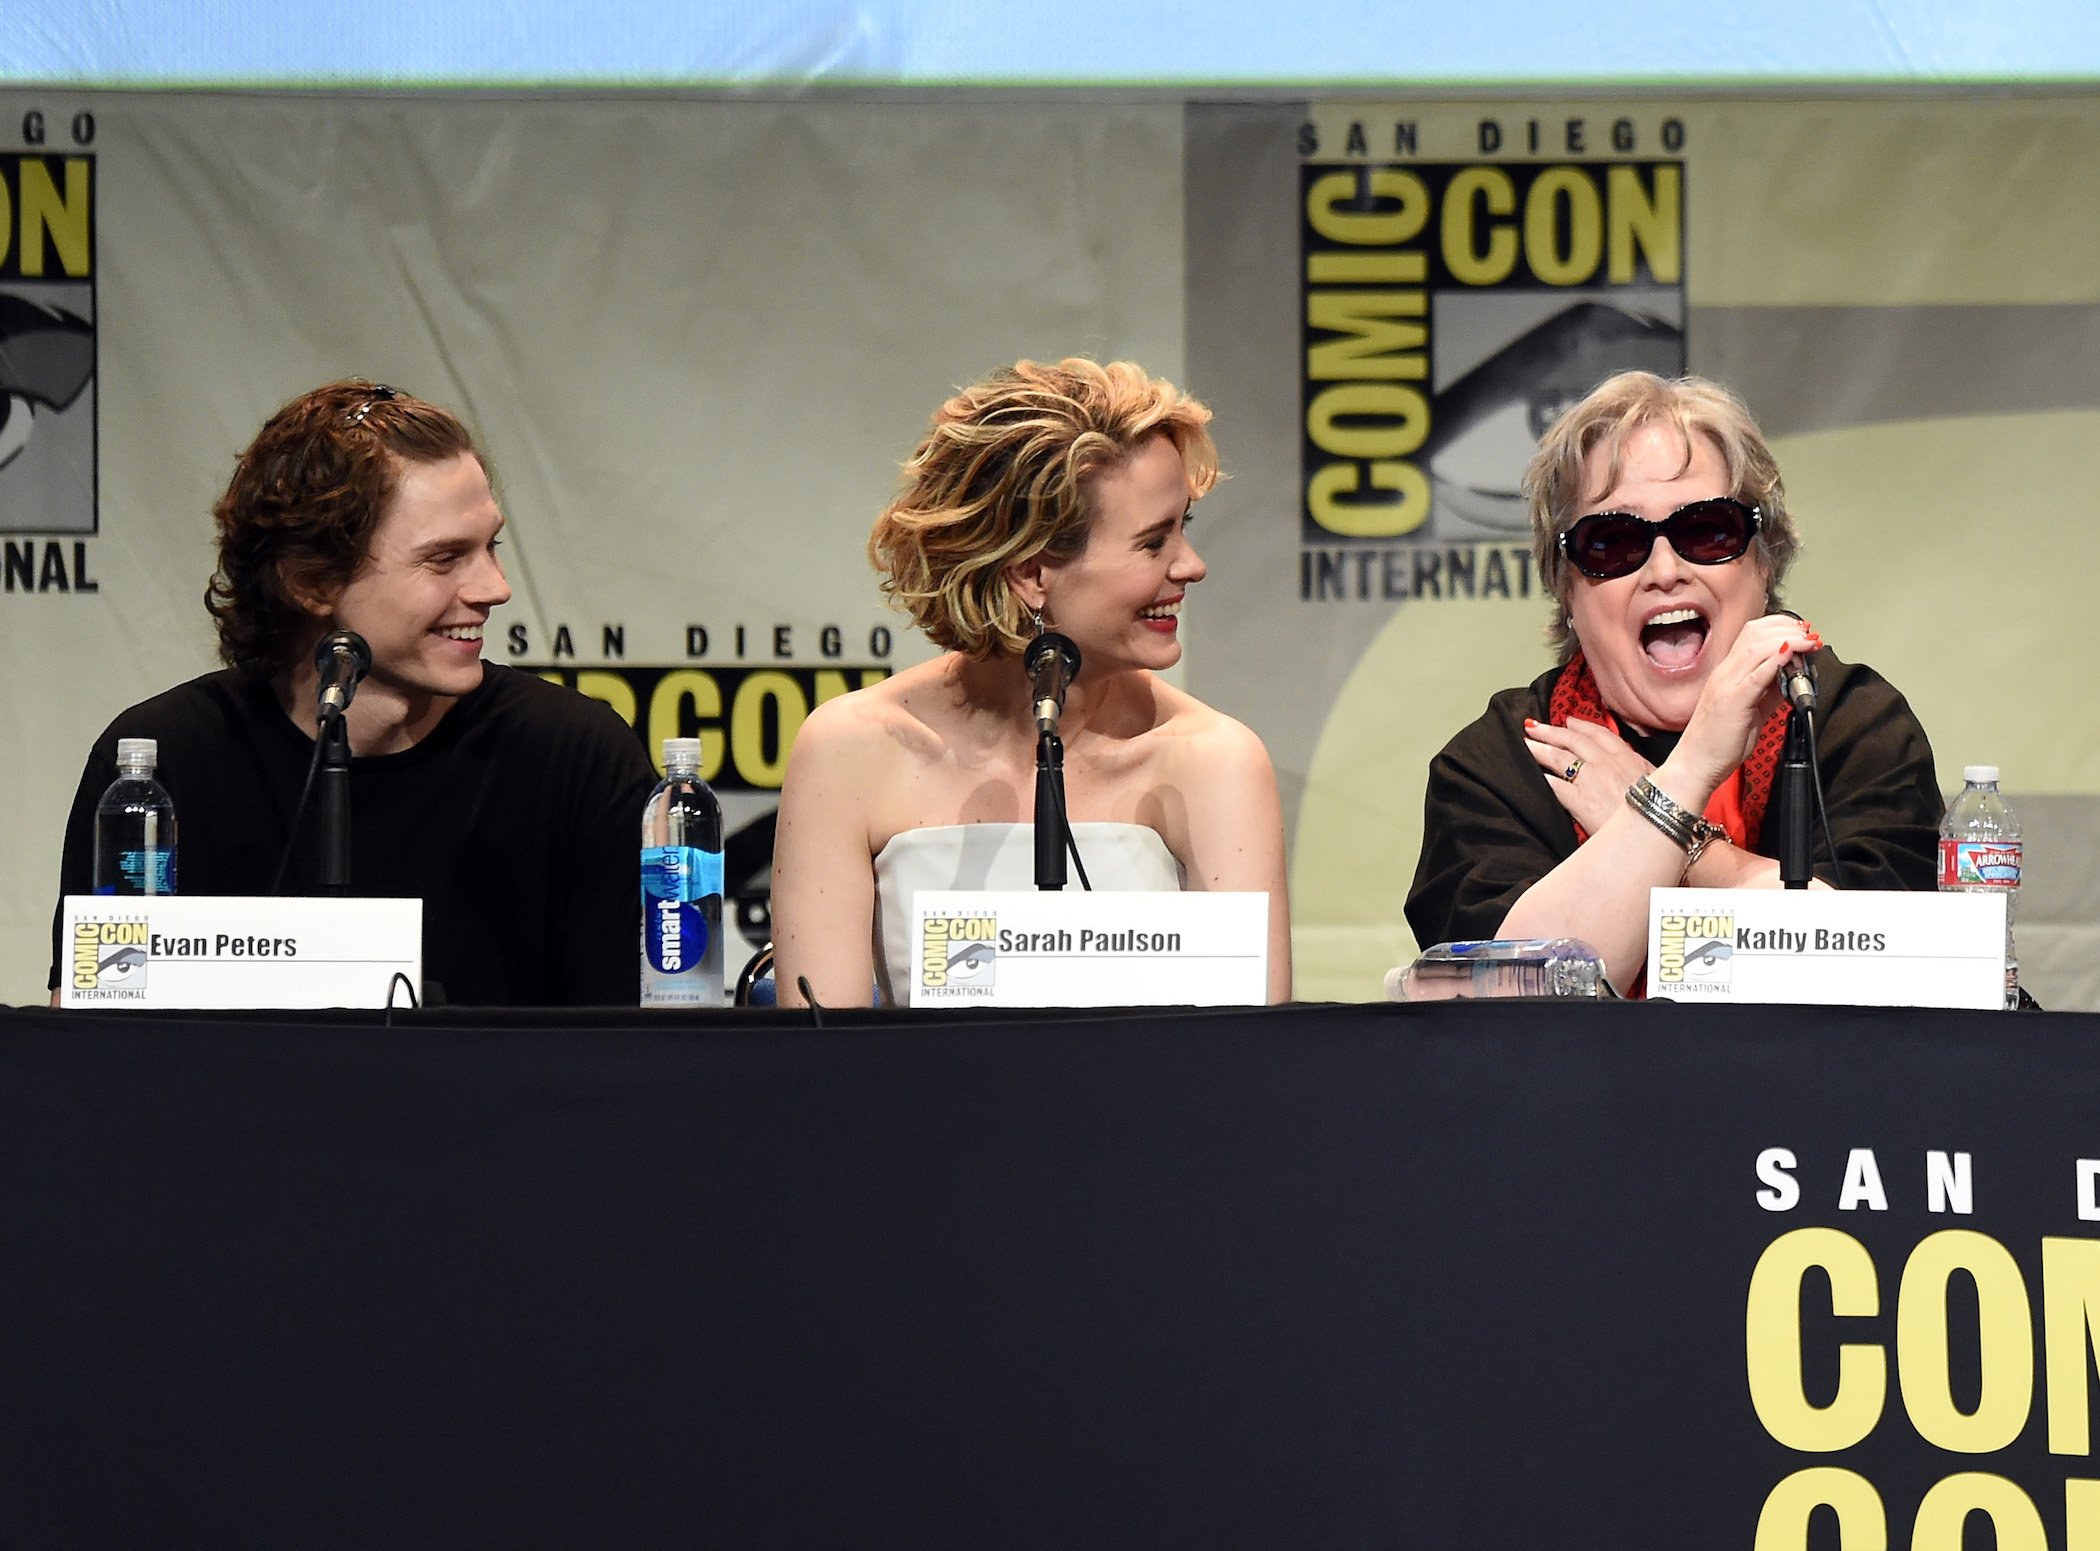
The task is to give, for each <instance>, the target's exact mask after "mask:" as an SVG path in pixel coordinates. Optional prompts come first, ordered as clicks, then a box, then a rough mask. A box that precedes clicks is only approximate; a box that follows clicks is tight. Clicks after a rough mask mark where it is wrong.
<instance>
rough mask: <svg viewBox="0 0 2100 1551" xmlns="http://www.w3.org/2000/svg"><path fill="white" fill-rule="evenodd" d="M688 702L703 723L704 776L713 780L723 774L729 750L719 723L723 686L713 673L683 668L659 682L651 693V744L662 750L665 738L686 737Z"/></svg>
mask: <svg viewBox="0 0 2100 1551" xmlns="http://www.w3.org/2000/svg"><path fill="white" fill-rule="evenodd" d="M688 705H689V706H691V707H692V708H693V716H694V718H695V720H697V721H698V722H699V724H700V725H699V727H698V728H697V729H696V732H697V734H698V736H699V739H700V779H701V780H703V781H712V780H714V778H715V777H716V776H718V775H720V774H721V773H722V760H723V757H724V755H725V754H726V753H727V751H728V744H727V741H726V740H725V739H724V737H723V735H722V729H721V726H720V725H719V723H720V721H721V717H722V686H721V685H719V684H717V683H716V682H715V677H714V675H713V674H711V673H703V672H701V671H700V670H699V669H698V668H680V669H678V670H677V671H676V672H673V673H666V674H665V675H664V676H663V677H662V678H660V679H658V680H657V681H656V688H655V690H654V691H653V692H651V694H650V696H649V747H650V748H652V749H660V748H662V747H663V746H664V739H666V738H677V737H683V736H685V732H684V728H685V719H684V717H683V716H681V715H680V708H681V707H684V706H688Z"/></svg>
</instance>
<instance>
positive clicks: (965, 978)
mask: <svg viewBox="0 0 2100 1551" xmlns="http://www.w3.org/2000/svg"><path fill="white" fill-rule="evenodd" d="M998 961H999V950H998V949H996V948H994V947H993V946H992V945H991V944H990V943H988V942H967V943H964V944H963V945H962V946H961V947H959V948H957V949H956V950H955V951H954V952H953V953H951V954H949V955H948V979H949V981H950V983H953V982H956V981H961V982H964V983H965V984H967V983H969V982H971V981H981V982H984V983H987V984H988V983H989V982H990V981H991V978H992V969H993V967H994V966H995V965H996V964H997V963H998Z"/></svg>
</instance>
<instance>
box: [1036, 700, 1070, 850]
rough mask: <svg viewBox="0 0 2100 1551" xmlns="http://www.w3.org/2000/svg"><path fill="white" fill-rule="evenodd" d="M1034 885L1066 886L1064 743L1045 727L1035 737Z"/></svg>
mask: <svg viewBox="0 0 2100 1551" xmlns="http://www.w3.org/2000/svg"><path fill="white" fill-rule="evenodd" d="M1035 886H1036V887H1037V888H1039V889H1061V888H1063V887H1064V886H1065V740H1064V739H1062V738H1060V737H1059V736H1058V735H1057V734H1056V733H1054V732H1051V731H1050V730H1049V729H1048V728H1045V729H1044V730H1043V731H1041V732H1039V733H1037V734H1036V738H1035Z"/></svg>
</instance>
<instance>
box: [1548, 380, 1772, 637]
mask: <svg viewBox="0 0 2100 1551" xmlns="http://www.w3.org/2000/svg"><path fill="white" fill-rule="evenodd" d="M1651 425H1660V426H1669V427H1672V428H1673V429H1675V430H1676V431H1677V433H1678V434H1679V435H1680V436H1682V437H1683V438H1684V445H1685V460H1686V462H1687V463H1689V462H1690V460H1691V448H1692V445H1693V443H1692V438H1693V437H1695V436H1704V437H1706V438H1707V439H1708V440H1709V441H1711V442H1712V443H1713V444H1714V447H1715V450H1716V451H1718V452H1719V453H1720V454H1721V466H1722V468H1723V469H1724V470H1725V471H1726V472H1727V475H1728V493H1729V494H1730V495H1732V496H1734V497H1735V498H1736V499H1737V500H1738V501H1741V502H1744V503H1745V504H1746V505H1750V506H1754V507H1756V508H1758V510H1760V511H1761V512H1763V513H1764V518H1765V520H1764V525H1763V527H1762V528H1760V529H1759V531H1758V535H1757V538H1756V539H1755V540H1754V541H1753V542H1752V544H1751V548H1750V554H1751V557H1752V558H1753V559H1754V560H1755V561H1756V563H1757V565H1758V567H1759V568H1760V569H1761V570H1762V571H1763V572H1764V575H1765V600H1766V607H1767V608H1768V609H1769V608H1776V607H1778V606H1779V602H1780V596H1779V589H1780V585H1781V584H1782V583H1783V582H1785V580H1786V573H1787V571H1788V569H1789V568H1790V567H1791V566H1792V565H1793V563H1794V557H1795V555H1797V554H1798V553H1799V552H1800V549H1801V537H1800V534H1799V533H1797V532H1796V531H1795V528H1794V514H1793V513H1792V512H1791V511H1789V510H1788V509H1787V504H1786V486H1785V485H1784V484H1783V483H1782V482H1781V480H1780V478H1779V463H1778V461H1777V460H1776V459H1775V458H1774V457H1773V456H1772V449H1771V448H1770V447H1768V446H1766V445H1765V434H1764V432H1762V431H1760V430H1759V429H1758V428H1757V421H1756V420H1754V419H1753V418H1752V417H1751V414H1750V409H1749V406H1748V405H1746V404H1745V403H1744V402H1743V401H1742V400H1741V399H1739V398H1737V397H1736V396H1735V395H1734V394H1733V393H1731V392H1729V391H1728V389H1726V388H1724V387H1722V386H1721V385H1720V384H1719V383H1717V382H1713V381H1710V380H1708V379H1707V378H1704V377H1658V376H1656V375H1655V374H1654V373H1653V372H1620V373H1619V374H1618V375H1617V376H1616V377H1608V378H1606V379H1605V380H1604V381H1603V382H1602V383H1600V384H1598V386H1597V387H1596V388H1594V389H1592V390H1591V392H1590V394H1589V396H1588V397H1587V398H1585V399H1583V400H1582V402H1581V403H1579V404H1577V405H1575V406H1574V407H1573V408H1571V409H1569V410H1568V411H1567V412H1566V413H1565V414H1563V415H1562V416H1561V417H1560V418H1559V419H1558V420H1556V421H1554V422H1553V424H1552V425H1551V426H1549V427H1548V428H1547V431H1546V434H1545V435H1544V436H1543V437H1541V438H1540V440H1539V450H1538V451H1537V452H1536V453H1535V454H1533V456H1532V459H1531V465H1530V467H1528V468H1526V469H1525V470H1524V482H1523V485H1522V487H1521V488H1522V489H1523V492H1524V498H1525V500H1526V501H1528V502H1529V503H1530V505H1531V552H1532V554H1533V556H1534V557H1535V558H1536V559H1537V561H1538V567H1539V581H1540V582H1541V584H1543V585H1544V587H1545V589H1546V591H1547V592H1548V593H1549V594H1550V595H1551V596H1552V598H1553V617H1552V619H1551V620H1550V621H1548V623H1547V625H1546V640H1547V642H1548V644H1550V645H1551V646H1552V647H1553V649H1554V651H1555V652H1556V653H1557V654H1558V656H1559V658H1560V660H1561V661H1562V662H1566V661H1567V660H1568V659H1569V658H1570V657H1572V656H1574V655H1575V646H1576V642H1575V638H1574V632H1573V629H1572V627H1571V626H1570V624H1569V616H1568V593H1569V591H1570V589H1571V588H1573V586H1574V585H1575V574H1576V573H1575V571H1574V568H1573V567H1571V566H1570V565H1569V564H1568V562H1567V559H1566V557H1565V556H1563V555H1562V554H1561V552H1560V535H1561V533H1562V531H1563V530H1564V529H1566V528H1567V527H1568V526H1569V525H1570V524H1572V523H1573V522H1574V521H1575V520H1576V518H1578V517H1581V516H1583V515H1584V514H1585V507H1586V504H1587V503H1588V501H1589V500H1590V494H1589V492H1588V491H1587V490H1585V489H1584V488H1583V475H1582V466H1583V460H1584V459H1586V458H1588V457H1589V455H1590V453H1591V452H1592V451H1594V450H1595V449H1596V448H1598V447H1603V448H1604V449H1605V463H1604V488H1605V489H1606V490H1610V489H1611V488H1612V487H1613V486H1615V485H1617V484H1618V482H1619V473H1620V471H1621V469H1622V468H1623V467H1624V466H1625V461H1626V442H1627V440H1628V438H1630V437H1631V436H1632V435H1633V434H1634V432H1636V431H1639V430H1641V429H1642V428H1644V427H1646V426H1651Z"/></svg>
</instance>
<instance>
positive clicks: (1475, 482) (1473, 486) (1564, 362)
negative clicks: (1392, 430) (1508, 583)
mask: <svg viewBox="0 0 2100 1551" xmlns="http://www.w3.org/2000/svg"><path fill="white" fill-rule="evenodd" d="M1636 368H1638V369H1639V370H1642V371H1650V372H1655V373H1657V374H1658V375H1661V376H1665V377H1674V376H1676V375H1677V374H1678V373H1679V372H1681V371H1683V370H1684V331H1683V330H1682V329H1681V328H1679V327H1678V326H1677V325H1676V324H1675V323H1673V322H1671V321H1670V320H1669V319H1666V318H1659V317H1655V316H1653V315H1652V314H1650V313H1647V312H1645V311H1642V310H1640V309H1638V308H1637V307H1628V306H1619V305H1617V304H1615V303H1612V302H1603V301H1581V302H1576V303H1574V304H1572V305H1570V306H1568V307H1565V308H1563V309H1562V310H1561V311H1559V312H1557V313H1555V314H1553V316H1551V317H1549V318H1547V319H1545V320H1544V321H1542V322H1540V323H1538V324H1536V325H1534V326H1533V327H1531V328H1529V329H1527V330H1526V331H1525V332H1524V333H1522V334H1520V335H1518V336H1517V337H1516V338H1514V339H1512V340H1510V341H1509V342H1508V343H1507V344H1505V345H1503V346H1502V347H1501V348H1500V349H1498V350H1496V351H1495V352H1494V353H1493V354H1492V355H1490V356H1488V357H1487V358H1486V359H1485V360H1483V361H1481V362H1480V363H1479V364H1478V365H1477V366H1475V367H1473V368H1472V369H1471V370H1470V371H1468V372H1466V373H1465V374H1464V375H1463V376H1461V377H1459V378H1458V379H1456V380H1455V381H1454V382H1452V383H1451V384H1450V385H1449V386H1448V387H1445V388H1444V389H1443V390H1442V391H1440V392H1439V393H1438V394H1437V396H1436V415H1435V418H1434V422H1433V427H1432V429H1431V431H1430V434H1429V439H1428V440H1427V441H1426V442H1425V443H1424V444H1423V448H1422V453H1421V456H1422V458H1423V459H1424V461H1426V462H1427V463H1428V465H1429V471H1430V473H1431V475H1432V476H1433V477H1434V479H1435V481H1436V499H1437V501H1438V503H1439V505H1441V506H1443V507H1445V508H1447V509H1448V510H1450V511H1451V512H1452V513H1454V514H1456V515H1457V516H1460V517H1462V518H1464V519H1465V520H1466V521H1467V522H1469V523H1472V524H1475V525H1477V526H1478V527H1480V528H1482V529H1484V530H1488V531H1496V532H1507V533H1524V532H1528V531H1529V529H1530V526H1531V513H1530V509H1529V507H1528V506H1527V505H1526V503H1525V500H1524V497H1523V493H1522V492H1521V491H1520V490H1518V489H1517V476H1518V475H1519V474H1521V473H1522V472H1523V470H1524V467H1525V465H1526V464H1528V463H1529V462H1530V461H1531V455H1532V453H1533V452H1535V451H1537V450H1538V444H1539V438H1540V437H1542V436H1543V435H1545V433H1546V429H1547V427H1549V426H1551V425H1552V424H1553V422H1554V421H1555V420H1557V419H1559V418H1560V415H1561V412H1562V411H1563V410H1565V409H1567V408H1568V407H1569V406H1571V405H1573V404H1575V403H1576V402H1578V401H1579V400H1580V399H1581V398H1582V397H1583V395H1585V394H1586V393H1588V392H1589V391H1590V389H1592V388H1594V387H1596V386H1597V384H1598V383H1600V382H1602V381H1603V380H1604V379H1605V378H1606V377H1609V376H1611V375H1612V373H1614V372H1621V371H1628V370H1633V369H1636Z"/></svg>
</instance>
